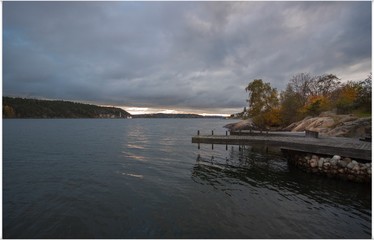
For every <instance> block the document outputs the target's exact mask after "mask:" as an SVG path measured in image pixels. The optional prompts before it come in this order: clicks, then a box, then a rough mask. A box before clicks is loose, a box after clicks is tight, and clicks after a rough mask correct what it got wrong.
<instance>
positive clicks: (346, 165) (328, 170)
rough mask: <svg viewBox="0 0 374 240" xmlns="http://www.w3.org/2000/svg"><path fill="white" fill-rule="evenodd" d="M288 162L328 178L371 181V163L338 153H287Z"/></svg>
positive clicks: (361, 181) (360, 181) (362, 181)
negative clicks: (333, 154) (321, 154)
mask: <svg viewBox="0 0 374 240" xmlns="http://www.w3.org/2000/svg"><path fill="white" fill-rule="evenodd" d="M287 155H288V162H289V163H290V164H292V165H295V166H297V167H298V168H300V169H302V170H304V171H306V172H309V173H314V174H319V175H324V176H326V177H329V178H338V179H343V180H348V181H353V182H359V183H371V163H364V162H359V161H357V160H353V159H351V158H344V157H341V156H338V155H335V156H333V157H326V156H317V155H316V154H310V153H301V152H297V153H295V152H294V153H290V152H288V153H287Z"/></svg>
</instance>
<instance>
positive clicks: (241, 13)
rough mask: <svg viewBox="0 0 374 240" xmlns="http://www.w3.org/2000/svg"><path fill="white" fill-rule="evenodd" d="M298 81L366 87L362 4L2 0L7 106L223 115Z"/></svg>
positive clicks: (367, 13)
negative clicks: (73, 104) (259, 85)
mask: <svg viewBox="0 0 374 240" xmlns="http://www.w3.org/2000/svg"><path fill="white" fill-rule="evenodd" d="M300 72H309V73H311V74H315V75H317V74H324V73H333V74H336V75H337V76H338V77H340V78H341V79H342V80H343V81H347V80H363V79H365V78H366V77H367V75H368V74H369V73H370V72H371V2H3V95H5V96H22V97H34V98H46V99H64V100H74V101H81V102H90V103H96V104H103V105H114V106H123V107H125V109H127V110H129V111H130V112H133V113H134V112H136V111H135V110H136V109H137V108H138V110H139V109H140V110H145V108H148V111H162V110H166V109H169V110H168V111H172V110H176V111H194V112H198V113H202V112H205V113H229V114H230V113H234V112H238V111H241V110H242V109H243V107H244V106H245V105H246V101H245V99H246V97H247V94H246V92H245V90H244V88H245V86H246V85H247V84H248V83H249V82H250V81H251V80H253V79H256V78H262V79H263V80H264V81H266V82H270V83H271V85H272V86H273V87H276V88H277V89H278V90H283V89H284V88H285V87H286V84H287V82H288V80H289V79H290V78H291V77H292V75H295V74H297V73H300ZM130 107H131V109H130Z"/></svg>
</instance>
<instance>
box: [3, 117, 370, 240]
mask: <svg viewBox="0 0 374 240" xmlns="http://www.w3.org/2000/svg"><path fill="white" fill-rule="evenodd" d="M227 123H228V122H227V121H226V120H219V119H214V120H213V119H152V120H150V119H132V120H127V121H126V120H120V119H119V120H114V119H113V120H109V119H101V120H75V119H74V120H73V119H70V120H22V121H20V120H4V137H3V149H4V155H3V173H4V176H3V179H4V186H3V196H4V197H3V215H4V216H3V222H4V225H3V229H4V236H5V237H6V238H121V239H122V238H358V237H362V238H367V237H370V234H371V192H370V191H371V189H370V188H367V187H363V186H361V185H359V184H355V183H349V182H341V181H337V180H331V179H326V178H321V177H319V176H314V175H309V174H306V173H304V172H302V171H300V170H298V169H295V168H292V167H290V166H288V165H287V162H286V160H285V159H284V158H283V157H282V156H281V155H280V153H279V150H277V149H271V148H266V147H263V146H254V147H248V146H246V147H242V146H240V147H239V146H227V148H226V146H225V145H214V146H213V147H212V146H211V145H204V144H201V146H200V148H198V146H196V145H195V144H191V136H192V135H194V134H196V130H198V129H201V130H202V129H215V133H217V134H225V133H224V131H223V132H221V133H219V129H223V128H222V126H223V125H226V124H227ZM223 130H224V129H223ZM40 133H43V134H40ZM77 133H79V134H77Z"/></svg>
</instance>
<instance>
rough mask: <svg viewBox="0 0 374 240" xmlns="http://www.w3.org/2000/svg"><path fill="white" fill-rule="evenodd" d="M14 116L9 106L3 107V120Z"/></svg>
mask: <svg viewBox="0 0 374 240" xmlns="http://www.w3.org/2000/svg"><path fill="white" fill-rule="evenodd" d="M15 116H16V113H15V112H14V109H13V108H12V107H11V106H8V105H5V106H4V108H3V117H4V118H13V117H15Z"/></svg>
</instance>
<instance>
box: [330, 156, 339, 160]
mask: <svg viewBox="0 0 374 240" xmlns="http://www.w3.org/2000/svg"><path fill="white" fill-rule="evenodd" d="M340 159H341V157H340V156H339V155H335V156H333V157H332V158H331V160H336V161H338V160H340Z"/></svg>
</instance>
